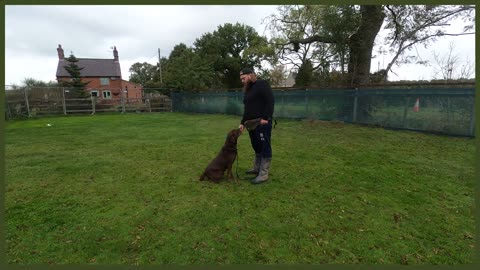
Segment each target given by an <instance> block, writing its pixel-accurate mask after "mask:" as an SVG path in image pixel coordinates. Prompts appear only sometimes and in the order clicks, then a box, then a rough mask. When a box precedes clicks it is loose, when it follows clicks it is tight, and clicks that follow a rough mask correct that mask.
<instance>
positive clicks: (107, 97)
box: [102, 90, 112, 99]
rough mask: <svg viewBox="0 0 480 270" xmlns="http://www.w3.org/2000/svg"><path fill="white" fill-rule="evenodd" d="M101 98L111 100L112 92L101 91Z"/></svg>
mask: <svg viewBox="0 0 480 270" xmlns="http://www.w3.org/2000/svg"><path fill="white" fill-rule="evenodd" d="M102 94H103V98H105V99H111V98H112V92H110V90H106V91H102Z"/></svg>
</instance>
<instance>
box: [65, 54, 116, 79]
mask: <svg viewBox="0 0 480 270" xmlns="http://www.w3.org/2000/svg"><path fill="white" fill-rule="evenodd" d="M77 59H78V62H77V65H78V66H79V67H81V68H82V67H83V68H84V69H82V70H81V71H80V76H82V77H122V73H121V70H120V62H118V61H115V59H90V58H77ZM67 65H68V61H66V60H64V59H60V60H58V65H57V77H70V74H68V72H67V71H66V70H65V68H64V67H65V66H67Z"/></svg>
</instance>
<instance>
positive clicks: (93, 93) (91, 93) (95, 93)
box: [90, 90, 98, 97]
mask: <svg viewBox="0 0 480 270" xmlns="http://www.w3.org/2000/svg"><path fill="white" fill-rule="evenodd" d="M90 95H92V97H98V91H97V90H92V91H90Z"/></svg>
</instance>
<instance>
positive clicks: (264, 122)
mask: <svg viewBox="0 0 480 270" xmlns="http://www.w3.org/2000/svg"><path fill="white" fill-rule="evenodd" d="M266 124H268V121H267V120H263V119H262V120H260V125H266Z"/></svg>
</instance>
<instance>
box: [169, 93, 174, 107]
mask: <svg viewBox="0 0 480 270" xmlns="http://www.w3.org/2000/svg"><path fill="white" fill-rule="evenodd" d="M173 111H174V110H173V91H172V90H170V112H173Z"/></svg>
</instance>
